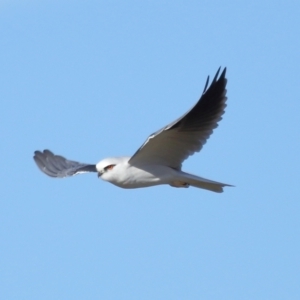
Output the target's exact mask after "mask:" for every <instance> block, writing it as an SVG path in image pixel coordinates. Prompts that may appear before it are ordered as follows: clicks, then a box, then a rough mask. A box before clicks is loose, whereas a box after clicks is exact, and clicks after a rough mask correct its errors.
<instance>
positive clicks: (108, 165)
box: [96, 157, 128, 183]
mask: <svg viewBox="0 0 300 300" xmlns="http://www.w3.org/2000/svg"><path fill="white" fill-rule="evenodd" d="M127 161H128V159H125V158H122V157H111V158H105V159H103V160H101V161H100V162H98V163H97V165H96V170H97V172H98V177H101V179H103V180H105V181H109V182H112V183H114V182H115V181H116V180H117V179H118V177H119V175H118V174H119V172H120V171H121V169H122V165H123V164H124V162H127Z"/></svg>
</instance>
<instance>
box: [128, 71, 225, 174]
mask: <svg viewBox="0 0 300 300" xmlns="http://www.w3.org/2000/svg"><path fill="white" fill-rule="evenodd" d="M219 72H220V68H219V70H218V72H217V73H216V75H215V77H214V79H213V81H212V83H211V84H210V86H209V88H207V86H208V83H209V77H208V78H207V81H206V84H205V87H204V91H203V93H202V96H201V97H200V99H199V101H198V102H197V103H196V105H195V106H194V107H193V108H192V109H191V110H190V111H188V112H187V113H186V114H184V115H183V116H182V117H181V118H179V119H177V120H176V121H174V122H172V123H171V124H169V125H167V126H166V127H164V128H162V129H161V130H159V131H157V132H155V133H153V134H152V135H150V136H149V137H148V139H147V140H146V142H145V143H144V144H143V145H142V146H141V147H140V148H139V149H138V151H137V152H136V153H135V154H134V155H133V156H132V157H131V159H130V160H129V163H130V164H135V165H142V164H159V165H165V166H169V167H172V168H175V169H181V164H182V162H183V161H184V160H185V159H186V158H187V157H189V156H190V155H193V154H194V153H195V152H198V151H200V150H201V148H202V147H203V145H204V144H205V143H206V141H207V139H208V138H209V136H210V135H211V134H212V132H213V130H214V129H215V128H216V127H217V126H218V122H219V121H220V120H221V119H222V118H221V116H222V115H223V114H224V112H225V107H226V100H227V97H226V83H227V79H226V78H225V75H226V68H225V69H224V70H223V72H222V74H221V75H220V77H219V78H218V75H219Z"/></svg>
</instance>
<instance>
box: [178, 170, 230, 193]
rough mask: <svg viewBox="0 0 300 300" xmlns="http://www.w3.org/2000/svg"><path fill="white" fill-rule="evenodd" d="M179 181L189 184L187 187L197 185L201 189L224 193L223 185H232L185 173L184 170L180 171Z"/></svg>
mask: <svg viewBox="0 0 300 300" xmlns="http://www.w3.org/2000/svg"><path fill="white" fill-rule="evenodd" d="M178 175H179V178H178V180H179V181H182V182H184V183H186V184H187V186H186V187H188V185H191V186H194V187H197V188H201V189H205V190H209V191H212V192H216V193H222V192H223V187H225V186H232V185H230V184H226V183H221V182H217V181H212V180H209V179H205V178H202V177H199V176H196V175H192V174H189V173H185V172H182V171H179V174H178Z"/></svg>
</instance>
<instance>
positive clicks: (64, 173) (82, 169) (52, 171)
mask: <svg viewBox="0 0 300 300" xmlns="http://www.w3.org/2000/svg"><path fill="white" fill-rule="evenodd" d="M33 159H34V161H35V162H36V164H37V166H38V167H39V168H40V170H41V171H42V172H44V173H45V174H46V175H48V176H50V177H56V178H63V177H69V176H73V175H77V174H81V173H87V172H97V170H96V165H89V164H83V163H79V162H77V161H72V160H67V159H66V158H64V157H62V156H59V155H54V154H53V153H52V152H51V151H49V150H44V151H43V152H41V151H35V152H34V156H33Z"/></svg>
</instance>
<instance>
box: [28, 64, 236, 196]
mask: <svg viewBox="0 0 300 300" xmlns="http://www.w3.org/2000/svg"><path fill="white" fill-rule="evenodd" d="M225 72H226V69H224V71H223V72H222V74H221V75H220V77H219V79H218V73H219V71H218V72H217V74H216V76H215V78H214V80H213V81H212V83H211V85H210V87H209V88H208V89H207V85H208V81H207V82H206V86H205V88H204V92H203V94H202V96H201V98H200V100H199V101H198V102H197V103H196V105H195V106H194V107H193V108H192V109H191V110H190V111H189V112H187V113H186V114H185V115H183V116H182V117H181V118H179V119H177V120H176V121H174V122H172V123H171V124H169V125H167V126H166V127H164V128H162V129H161V130H159V131H157V132H155V133H153V134H152V135H150V136H149V137H148V139H147V140H146V142H145V143H144V144H143V145H142V146H141V147H140V149H138V151H137V152H136V153H135V154H134V155H133V156H132V157H113V158H106V159H104V160H102V161H100V162H99V163H97V164H96V165H92V164H83V163H78V162H76V161H70V160H67V159H65V158H64V157H62V156H58V155H54V154H53V153H52V152H51V151H49V150H44V151H43V152H40V151H35V155H34V160H35V162H36V163H37V165H38V167H39V168H40V169H41V171H43V172H44V173H46V174H47V175H49V176H51V177H60V178H61V177H68V176H73V175H76V174H80V173H86V172H97V173H98V177H101V178H102V179H103V180H105V181H108V182H110V183H112V184H114V185H116V186H118V187H121V188H126V189H132V188H141V187H150V186H155V185H160V184H169V185H171V186H173V187H184V188H187V187H189V186H194V187H198V188H202V189H206V190H210V191H214V192H222V191H223V187H225V186H230V185H228V184H224V183H220V182H216V181H212V180H208V179H205V178H202V177H199V176H196V175H192V174H188V173H185V172H183V171H181V164H182V162H183V161H184V160H185V159H186V158H187V157H188V156H190V155H192V154H194V152H198V151H200V150H201V148H202V146H203V145H204V144H205V142H206V140H207V139H208V137H209V136H210V135H211V133H212V132H213V129H214V128H216V127H217V126H218V124H217V123H218V121H219V120H221V115H222V114H223V113H224V109H225V106H226V104H225V102H226V99H227V98H226V82H227V80H226V78H225Z"/></svg>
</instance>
